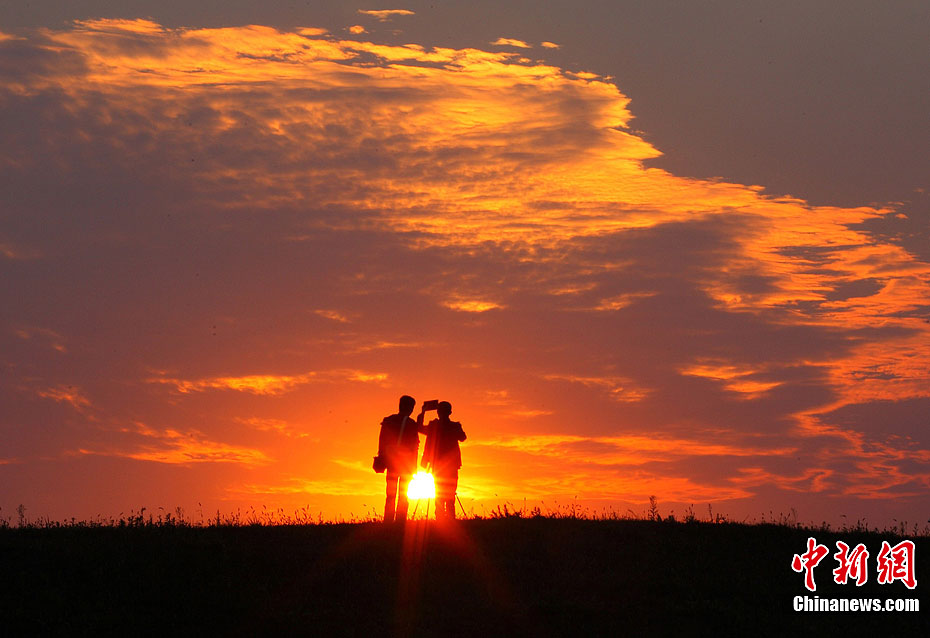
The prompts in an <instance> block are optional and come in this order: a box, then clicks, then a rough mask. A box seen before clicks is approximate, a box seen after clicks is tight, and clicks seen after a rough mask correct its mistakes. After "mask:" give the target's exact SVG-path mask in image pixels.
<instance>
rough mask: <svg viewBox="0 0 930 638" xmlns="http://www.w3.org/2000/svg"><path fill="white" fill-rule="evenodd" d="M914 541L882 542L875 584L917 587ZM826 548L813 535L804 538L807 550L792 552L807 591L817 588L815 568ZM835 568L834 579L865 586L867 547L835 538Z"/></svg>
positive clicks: (794, 563)
mask: <svg viewBox="0 0 930 638" xmlns="http://www.w3.org/2000/svg"><path fill="white" fill-rule="evenodd" d="M914 547H915V545H914V541H909V540H903V541H901V542H900V543H898V544H897V545H895V546H894V547H892V546H891V544H889V543H888V541H882V549H881V551H880V552H879V553H878V556H877V557H876V558H877V560H876V566H877V571H878V584H879V585H889V584H891V583H893V582H895V581H896V580H900V581H901V582H902V583H904V585H905V586H906V587H907V588H908V589H914V588H916V587H917V577H916V576H915V574H914V551H915V549H914ZM829 553H830V552H829V550H828V549H827V548H826V546H825V545H820V544H819V543H818V542H817V539H815V538H814V537H813V536H810V537H808V539H807V551H806V552H804V553H803V554H795V555H794V558H793V559H792V561H791V569H793V570H794V571H796V572H799V573H800V572H804V586H805V587H807V590H808V591H817V583H815V582H814V568H815V567H817V565H819V564H820V561H822V560H823V559H824V558H825V557H826V556H827V554H829ZM833 558H835V559H836V563H837V567H836V569H834V570H833V582H835V583H836V584H837V585H845V584H847V583H848V582H850V581H853V582H855V583H856V587H859V586H861V585H864V584H865V583H866V581H868V579H869V550H868V549H866V547H865V545H864V544H862V543H859V544H858V545H856V547H855V548H853V549H852V550H850V547H849V545H847V544H846V543H844V542H843V541H836V553H835V554H833Z"/></svg>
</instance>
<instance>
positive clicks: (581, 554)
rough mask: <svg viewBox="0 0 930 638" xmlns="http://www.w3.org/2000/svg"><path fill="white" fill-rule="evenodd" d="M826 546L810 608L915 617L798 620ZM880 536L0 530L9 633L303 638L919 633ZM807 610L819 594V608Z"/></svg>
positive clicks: (568, 525) (601, 529)
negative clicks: (843, 556) (881, 572)
mask: <svg viewBox="0 0 930 638" xmlns="http://www.w3.org/2000/svg"><path fill="white" fill-rule="evenodd" d="M809 535H813V536H815V538H816V539H817V541H818V542H820V543H822V544H824V545H826V546H827V547H828V548H829V549H830V555H828V556H827V558H825V559H824V560H823V562H822V563H821V564H820V566H819V567H818V568H817V569H816V570H815V572H814V573H815V576H816V578H817V592H816V595H818V596H820V597H844V598H873V597H878V598H882V599H883V600H884V599H885V598H919V599H920V602H921V609H922V611H920V612H918V613H906V612H891V613H886V612H870V613H866V612H859V613H825V612H820V613H802V612H795V611H793V610H792V599H793V597H794V596H797V595H804V594H806V593H807V592H806V590H805V589H804V587H803V575H802V574H798V573H795V572H793V571H792V570H791V567H790V564H791V559H792V556H793V555H794V554H795V553H799V554H800V553H802V552H803V551H804V550H805V543H806V540H807V537H808V536H809ZM835 540H843V541H844V542H846V543H847V544H849V545H850V546H854V545H855V544H856V543H858V542H864V543H865V544H866V547H867V548H868V550H869V552H870V557H869V582H868V583H867V584H866V585H865V586H863V587H859V588H857V587H856V586H855V585H853V584H849V585H845V586H840V585H835V584H834V583H833V582H832V580H833V579H832V569H833V567H834V566H835V560H834V559H833V557H832V554H833V552H835V551H836V549H835V546H834V541H835ZM882 540H888V541H890V542H891V544H892V545H893V544H895V543H896V542H898V540H900V539H899V538H895V537H893V536H892V535H890V534H888V533H853V532H848V533H847V532H821V531H818V532H809V531H806V530H798V529H792V528H790V527H784V526H775V525H739V524H731V523H722V524H713V523H699V522H695V523H684V524H683V523H672V522H650V521H636V520H618V521H590V520H575V519H551V518H539V519H520V518H502V519H492V520H469V521H462V522H458V523H457V524H456V526H455V527H454V528H451V529H450V528H442V529H441V528H438V527H436V526H435V525H433V526H431V527H430V528H429V529H427V528H426V526H424V524H423V523H417V524H409V525H408V528H407V530H406V534H405V530H403V529H396V528H394V529H387V528H384V527H382V526H381V525H380V524H377V523H362V524H340V525H307V526H277V527H272V526H241V527H187V526H176V525H175V526H136V527H124V528H120V527H97V528H79V527H64V528H58V529H29V528H27V529H0V569H2V573H3V574H2V578H0V634H5V635H11V636H18V635H42V634H55V635H74V634H94V635H103V634H122V635H126V634H136V635H154V634H166V635H187V634H194V633H206V634H208V635H243V636H252V635H268V634H279V635H308V636H376V637H381V636H384V637H390V636H395V635H404V634H409V635H415V636H481V637H482V638H492V637H496V636H514V635H532V636H542V637H545V636H648V635H689V636H704V635H740V636H807V635H810V636H834V635H835V636H858V635H873V636H876V637H879V636H927V635H930V633H928V630H930V622H928V618H930V610H928V608H927V607H926V606H925V605H924V603H925V596H924V595H923V594H922V592H923V591H924V590H926V589H927V587H928V586H930V581H928V583H926V584H925V583H924V580H923V579H925V578H930V575H927V572H926V571H925V566H926V565H927V561H926V557H927V556H928V552H930V539H928V538H927V537H922V538H920V539H918V540H917V551H916V556H917V559H916V561H915V562H916V568H917V569H916V573H917V583H918V586H917V589H915V590H913V591H910V590H907V589H906V588H905V587H904V585H903V584H901V583H900V582H896V583H894V584H891V585H878V584H877V582H876V579H877V575H876V572H875V559H876V556H877V554H878V551H879V549H880V548H881V541H882ZM809 595H810V596H813V595H814V594H809Z"/></svg>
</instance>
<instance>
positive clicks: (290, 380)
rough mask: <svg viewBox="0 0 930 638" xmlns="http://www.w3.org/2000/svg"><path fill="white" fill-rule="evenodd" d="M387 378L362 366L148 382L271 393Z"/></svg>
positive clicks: (191, 388)
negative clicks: (310, 386)
mask: <svg viewBox="0 0 930 638" xmlns="http://www.w3.org/2000/svg"><path fill="white" fill-rule="evenodd" d="M386 379H387V374H386V373H384V372H366V371H363V370H327V371H325V372H315V371H314V372H306V373H304V374H297V375H281V374H250V375H246V376H241V377H226V376H224V377H208V378H205V379H177V378H171V377H163V376H158V377H151V378H149V379H147V381H148V382H149V383H162V384H166V385H172V386H174V387H175V389H176V390H177V391H178V392H180V393H181V394H188V393H191V392H204V391H206V390H235V391H237V392H248V393H251V394H258V395H267V396H274V395H280V394H284V393H287V392H291V391H292V390H294V389H295V388H296V387H298V386H301V385H305V384H307V383H311V382H314V381H323V382H338V381H360V382H383V381H385V380H386Z"/></svg>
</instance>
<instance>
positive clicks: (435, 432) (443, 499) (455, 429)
mask: <svg viewBox="0 0 930 638" xmlns="http://www.w3.org/2000/svg"><path fill="white" fill-rule="evenodd" d="M436 411H437V412H438V413H439V418H438V419H433V420H432V421H430V422H429V425H427V426H426V427H425V428H423V429H424V432H425V433H426V449H424V450H423V460H422V462H421V464H422V465H423V467H425V468H429V469H431V471H432V473H433V478H434V480H435V481H436V520H440V519H443V518H446V519H453V518H455V491H456V490H457V489H458V485H459V468H460V467H462V451H461V449H460V448H459V441H464V440H465V438H466V437H465V430H463V429H462V424H461V423H459V422H458V421H452V420H450V419H449V416H450V415H451V414H452V404H451V403H449V402H448V401H441V402H440V403H439V407H437V408H436Z"/></svg>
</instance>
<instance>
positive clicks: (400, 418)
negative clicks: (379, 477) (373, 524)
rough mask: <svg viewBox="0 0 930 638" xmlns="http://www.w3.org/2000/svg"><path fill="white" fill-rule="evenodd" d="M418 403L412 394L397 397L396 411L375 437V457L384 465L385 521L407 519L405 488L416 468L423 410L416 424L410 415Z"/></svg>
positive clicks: (384, 422) (382, 422) (386, 418)
mask: <svg viewBox="0 0 930 638" xmlns="http://www.w3.org/2000/svg"><path fill="white" fill-rule="evenodd" d="M416 404H417V402H416V400H415V399H414V398H413V397H408V396H407V395H404V396H402V397H401V398H400V402H399V405H398V410H397V414H392V415H390V416H386V417H384V419H382V421H381V433H380V434H379V436H378V456H379V457H381V458H382V459H383V460H384V464H385V466H386V469H387V472H386V480H387V494H386V498H385V500H384V522H385V523H390V522H392V521H394V520H398V521H403V520H405V519H406V518H407V507H408V503H407V487H408V486H409V485H410V479H411V478H412V477H413V474H414V472H415V471H416V468H417V452H418V451H419V449H420V436H419V432H420V430H421V429H422V428H423V426H422V423H423V413H422V412H421V413H420V417H419V419H418V420H419V423H418V422H417V421H414V420H413V419H411V418H410V415H411V414H412V413H413V408H414V406H416Z"/></svg>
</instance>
